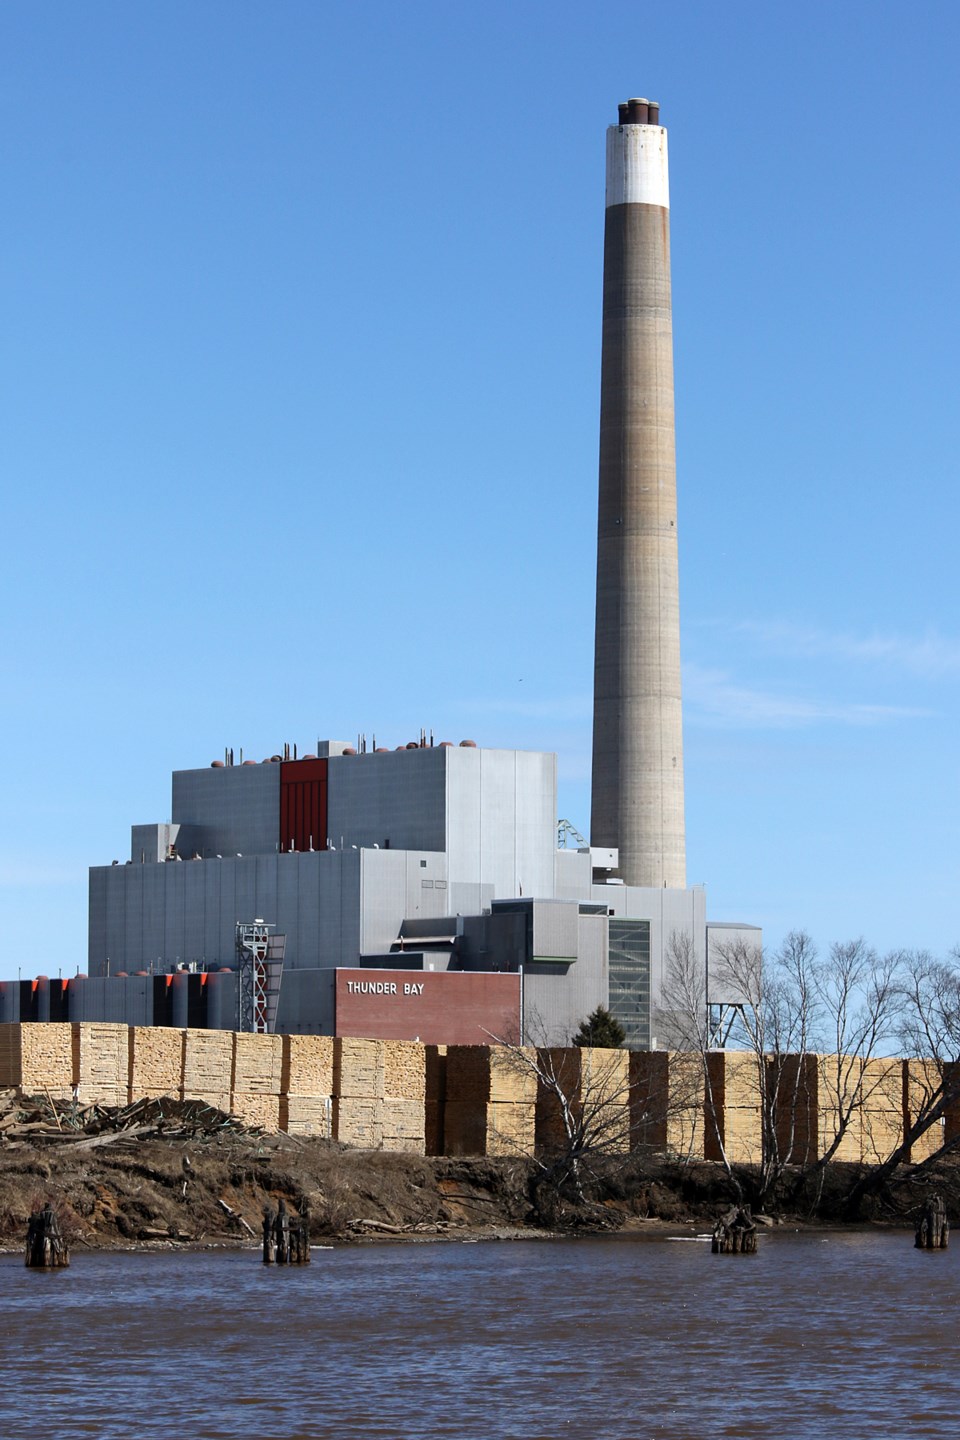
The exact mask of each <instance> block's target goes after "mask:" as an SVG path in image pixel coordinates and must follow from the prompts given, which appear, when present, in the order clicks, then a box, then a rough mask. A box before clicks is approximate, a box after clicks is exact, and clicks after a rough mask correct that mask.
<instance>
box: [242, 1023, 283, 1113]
mask: <svg viewBox="0 0 960 1440" xmlns="http://www.w3.org/2000/svg"><path fill="white" fill-rule="evenodd" d="M231 1033H232V1039H233V1068H232V1077H231V1086H230V1090H231V1094H230V1111H231V1113H232V1114H233V1115H236V1117H237V1119H238V1120H242V1121H243V1123H244V1125H252V1126H256V1127H257V1128H258V1129H261V1130H270V1131H276V1130H279V1129H280V1083H281V1079H282V1071H283V1037H282V1036H281V1035H252V1034H247V1033H241V1032H239V1031H234V1032H231Z"/></svg>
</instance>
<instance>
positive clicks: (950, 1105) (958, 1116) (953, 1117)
mask: <svg viewBox="0 0 960 1440" xmlns="http://www.w3.org/2000/svg"><path fill="white" fill-rule="evenodd" d="M943 1089H944V1094H945V1096H946V1101H945V1104H944V1110H943V1122H944V1123H943V1140H944V1144H946V1145H949V1144H950V1143H951V1142H952V1141H954V1140H958V1139H960V1065H958V1064H957V1063H956V1061H953V1060H951V1061H947V1062H946V1063H945V1064H944V1067H943Z"/></svg>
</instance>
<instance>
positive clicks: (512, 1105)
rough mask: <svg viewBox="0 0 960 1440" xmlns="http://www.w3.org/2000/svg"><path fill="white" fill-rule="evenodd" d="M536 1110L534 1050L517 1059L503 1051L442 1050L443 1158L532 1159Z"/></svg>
mask: <svg viewBox="0 0 960 1440" xmlns="http://www.w3.org/2000/svg"><path fill="white" fill-rule="evenodd" d="M524 1054H525V1055H526V1056H527V1061H525V1060H524V1058H523V1055H524ZM528 1062H529V1063H528ZM536 1106H537V1072H536V1052H535V1051H534V1050H533V1049H529V1048H528V1049H527V1050H526V1051H525V1052H523V1053H522V1054H518V1053H517V1052H516V1051H514V1050H513V1049H512V1048H507V1047H505V1046H502V1045H493V1046H490V1045H449V1046H448V1047H447V1095H446V1104H445V1106H444V1154H446V1155H518V1154H519V1155H530V1154H532V1153H533V1149H534V1145H535V1140H536Z"/></svg>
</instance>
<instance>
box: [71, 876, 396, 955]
mask: <svg viewBox="0 0 960 1440" xmlns="http://www.w3.org/2000/svg"><path fill="white" fill-rule="evenodd" d="M360 855H361V852H360V851H359V850H345V851H337V852H333V851H322V852H319V851H318V852H312V853H300V854H295V855H278V854H276V853H275V854H273V855H251V856H243V858H236V857H234V858H233V859H226V858H224V859H223V860H204V861H199V860H197V861H184V862H183V863H182V864H168V865H116V866H97V867H95V868H94V869H93V870H91V872H90V959H89V966H90V973H91V975H105V974H107V973H108V964H109V969H110V970H112V971H113V972H116V970H117V969H119V968H123V969H124V970H131V971H134V970H149V969H161V970H162V969H165V968H167V967H168V966H170V965H173V964H176V963H178V962H180V963H185V964H187V963H191V962H200V963H202V964H206V965H208V966H215V965H224V964H226V965H232V964H233V963H234V962H235V960H236V950H235V926H236V922H237V921H238V920H245V921H249V920H253V919H255V918H256V917H257V916H262V917H263V919H264V920H266V921H267V922H268V923H269V924H276V925H277V926H278V928H280V929H282V930H283V931H284V932H285V934H286V935H287V950H286V956H285V963H286V965H287V966H288V967H289V968H294V969H295V968H297V967H301V966H306V967H310V966H316V965H336V964H341V963H350V964H353V963H355V961H356V958H357V956H358V954H359V950H360ZM402 918H403V917H402V915H401V916H398V919H397V924H398V926H399V922H400V920H401V919H402ZM342 957H348V958H347V960H346V961H344V960H343V959H342Z"/></svg>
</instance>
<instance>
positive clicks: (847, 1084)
mask: <svg viewBox="0 0 960 1440" xmlns="http://www.w3.org/2000/svg"><path fill="white" fill-rule="evenodd" d="M816 1061H817V1155H818V1157H819V1156H821V1155H825V1154H826V1153H827V1151H828V1150H829V1149H830V1147H831V1146H832V1145H833V1143H834V1141H835V1139H836V1137H837V1136H838V1135H839V1134H840V1131H841V1128H843V1127H844V1123H845V1122H846V1128H843V1134H842V1136H841V1139H840V1144H839V1145H838V1146H837V1148H836V1150H835V1151H834V1153H833V1156H832V1158H833V1159H834V1160H843V1161H847V1162H848V1163H850V1164H853V1165H859V1163H860V1158H861V1156H862V1154H863V1113H862V1110H861V1108H860V1105H859V1103H858V1102H856V1100H855V1097H856V1094H857V1086H858V1085H859V1082H860V1075H861V1071H862V1067H863V1063H864V1062H863V1061H862V1060H859V1059H857V1058H856V1057H854V1056H849V1055H818V1056H817V1057H816ZM851 1101H853V1102H854V1103H853V1104H851Z"/></svg>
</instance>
